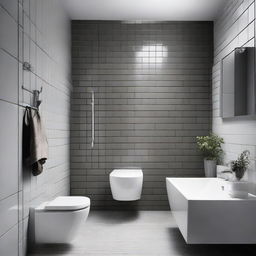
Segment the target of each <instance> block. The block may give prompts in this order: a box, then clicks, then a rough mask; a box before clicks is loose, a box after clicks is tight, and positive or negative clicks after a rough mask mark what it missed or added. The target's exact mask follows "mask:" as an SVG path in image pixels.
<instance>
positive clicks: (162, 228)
mask: <svg viewBox="0 0 256 256" xmlns="http://www.w3.org/2000/svg"><path fill="white" fill-rule="evenodd" d="M255 251H256V246H249V245H248V246H247V245H187V244H186V243H185V241H184V239H183V237H182V235H181V233H180V232H179V229H178V228H177V226H176V224H175V221H174V219H173V217H172V215H171V213H170V212H169V211H139V212H112V211H94V212H91V213H90V216H89V218H88V219H87V221H86V222H85V223H84V225H83V227H82V228H81V230H80V231H79V234H78V235H77V237H76V239H75V240H74V241H73V242H72V244H70V245H43V246H36V247H35V248H34V249H33V252H31V253H30V254H29V256H222V255H223V256H251V255H255Z"/></svg>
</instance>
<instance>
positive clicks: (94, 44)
mask: <svg viewBox="0 0 256 256" xmlns="http://www.w3.org/2000/svg"><path fill="white" fill-rule="evenodd" d="M212 43H213V37H212V22H160V23H137V24H136V23H135V24H131V23H125V22H118V21H73V22H72V72H73V73H72V77H73V86H74V91H73V94H72V119H71V194H72V195H87V196H89V197H90V198H91V199H92V207H93V208H94V209H128V210H129V209H133V208H139V209H153V210H160V209H168V207H169V206H168V202H167V195H166V189H165V177H168V176H175V177H181V176H201V175H202V174H203V172H202V157H201V156H200V155H199V154H198V152H197V150H196V144H195V136H196V135H205V134H207V133H208V132H209V130H210V129H211V127H210V116H211V96H210V92H211V68H212ZM91 90H94V91H95V118H96V119H95V147H94V148H93V149H91V146H90V143H91V106H90V101H91V93H90V92H91ZM118 167H141V168H142V169H143V171H144V185H143V195H142V199H141V200H140V201H138V202H134V203H120V202H115V201H113V200H112V196H111V191H110V187H109V180H108V174H109V173H110V172H111V171H112V170H113V169H114V168H118Z"/></svg>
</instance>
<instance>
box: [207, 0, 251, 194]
mask: <svg viewBox="0 0 256 256" xmlns="http://www.w3.org/2000/svg"><path fill="white" fill-rule="evenodd" d="M254 26H255V1H254V0H246V1H241V0H235V1H227V3H226V6H225V8H224V9H223V10H222V12H221V13H220V16H219V18H218V19H217V20H216V21H215V22H214V66H213V77H212V81H213V82H212V84H213V85H212V87H213V88H212V102H213V118H212V123H213V131H214V132H215V133H217V134H219V135H220V136H222V137H223V138H224V140H225V145H224V150H225V159H224V161H225V162H226V163H228V162H229V161H231V160H234V159H236V158H237V156H238V154H240V153H241V152H242V151H243V150H245V149H248V150H250V152H251V166H250V169H249V172H248V175H249V180H250V181H252V182H253V183H256V169H255V168H256V164H255V163H256V162H255V161H256V154H255V151H256V129H255V127H256V121H255V119H251V118H235V119H233V120H223V119H222V118H221V110H220V86H221V84H220V81H221V77H220V71H221V70H220V68H221V66H220V62H221V59H222V58H223V57H224V56H226V55H227V54H228V53H230V52H231V51H232V50H233V49H234V48H235V47H241V46H254V40H255V39H254V36H255V35H254ZM254 192H255V191H254Z"/></svg>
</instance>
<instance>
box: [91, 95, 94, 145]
mask: <svg viewBox="0 0 256 256" xmlns="http://www.w3.org/2000/svg"><path fill="white" fill-rule="evenodd" d="M91 97H92V98H91V99H92V100H91V105H92V141H91V148H93V147H94V91H91Z"/></svg>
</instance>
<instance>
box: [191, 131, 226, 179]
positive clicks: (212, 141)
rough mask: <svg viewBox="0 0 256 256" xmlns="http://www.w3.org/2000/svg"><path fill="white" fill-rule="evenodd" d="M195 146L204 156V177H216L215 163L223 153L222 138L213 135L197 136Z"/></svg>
mask: <svg viewBox="0 0 256 256" xmlns="http://www.w3.org/2000/svg"><path fill="white" fill-rule="evenodd" d="M196 140H197V146H198V148H199V150H200V151H201V152H202V154H203V156H204V171H205V176H206V177H215V176H216V163H217V161H218V160H219V158H220V156H221V155H222V153H223V150H222V148H221V145H222V144H223V143H224V140H223V138H221V137H219V136H218V135H216V134H214V133H210V135H208V136H197V137H196Z"/></svg>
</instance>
